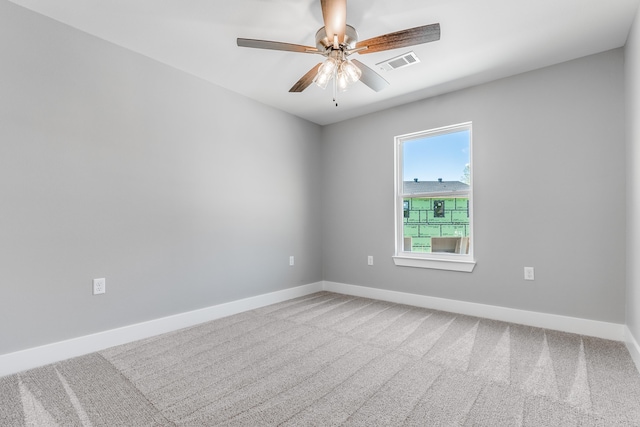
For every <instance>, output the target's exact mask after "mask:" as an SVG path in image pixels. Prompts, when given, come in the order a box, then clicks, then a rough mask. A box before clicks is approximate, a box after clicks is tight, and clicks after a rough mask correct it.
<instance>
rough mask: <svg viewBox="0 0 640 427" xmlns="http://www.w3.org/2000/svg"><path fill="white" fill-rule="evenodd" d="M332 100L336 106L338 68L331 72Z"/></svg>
mask: <svg viewBox="0 0 640 427" xmlns="http://www.w3.org/2000/svg"><path fill="white" fill-rule="evenodd" d="M333 102H335V103H336V107H337V106H338V69H337V68H336V70H335V71H334V72H333Z"/></svg>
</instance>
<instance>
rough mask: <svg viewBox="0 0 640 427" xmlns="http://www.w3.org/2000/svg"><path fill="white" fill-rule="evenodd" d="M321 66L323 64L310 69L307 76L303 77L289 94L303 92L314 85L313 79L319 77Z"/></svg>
mask: <svg viewBox="0 0 640 427" xmlns="http://www.w3.org/2000/svg"><path fill="white" fill-rule="evenodd" d="M321 65H322V62H321V63H319V64H318V65H316V66H315V67H313V68H312V69H310V70H309V71H308V72H307V74H305V75H304V76H302V78H301V79H300V80H298V81H297V82H296V84H294V85H293V87H292V88H291V89H289V92H302V91H303V90H305V89H306V88H308V87H309V85H310V84H311V83H313V79H314V78H315V77H316V75H318V68H320V66H321Z"/></svg>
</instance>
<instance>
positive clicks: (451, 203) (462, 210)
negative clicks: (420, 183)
mask: <svg viewBox="0 0 640 427" xmlns="http://www.w3.org/2000/svg"><path fill="white" fill-rule="evenodd" d="M403 208H404V215H403V227H402V228H403V251H404V252H427V253H435V252H440V253H456V254H467V253H469V236H470V232H471V230H470V224H469V199H468V198H467V197H452V198H442V197H413V198H405V199H404V200H403Z"/></svg>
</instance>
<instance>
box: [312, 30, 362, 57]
mask: <svg viewBox="0 0 640 427" xmlns="http://www.w3.org/2000/svg"><path fill="white" fill-rule="evenodd" d="M357 42H358V32H357V31H356V29H355V28H353V27H352V26H351V25H347V27H346V31H345V33H344V41H342V42H341V43H340V49H341V50H344V49H354V48H355V47H356V43H357ZM316 47H317V48H318V50H319V51H321V52H324V51H326V50H327V49H331V48H332V47H333V34H331V36H329V35H327V31H326V29H325V27H322V28H320V29H319V30H318V32H317V33H316Z"/></svg>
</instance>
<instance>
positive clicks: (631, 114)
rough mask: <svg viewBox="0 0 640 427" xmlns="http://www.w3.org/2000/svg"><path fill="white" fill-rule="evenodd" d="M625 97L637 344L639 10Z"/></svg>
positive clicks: (630, 313) (630, 311)
mask: <svg viewBox="0 0 640 427" xmlns="http://www.w3.org/2000/svg"><path fill="white" fill-rule="evenodd" d="M625 84H626V86H625V89H626V94H627V104H626V112H627V116H626V117H627V150H628V152H627V298H626V299H627V326H628V327H629V330H630V331H631V333H632V334H633V336H634V338H635V340H636V342H640V262H638V260H639V259H640V226H639V224H638V223H637V222H636V220H637V219H638V218H640V167H639V166H640V9H639V10H638V12H637V13H636V19H635V23H634V26H633V28H632V31H631V34H630V35H629V39H628V40H627V45H626V47H625Z"/></svg>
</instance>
